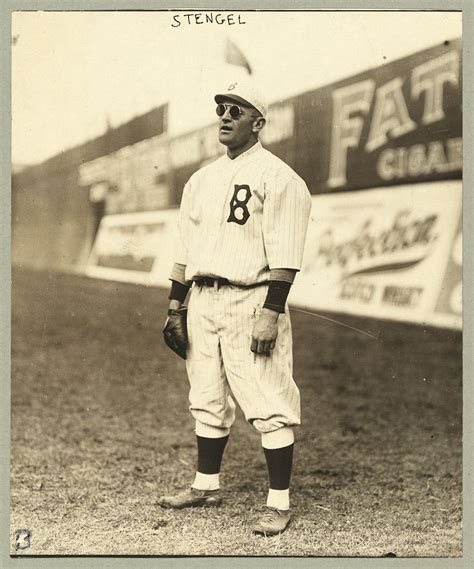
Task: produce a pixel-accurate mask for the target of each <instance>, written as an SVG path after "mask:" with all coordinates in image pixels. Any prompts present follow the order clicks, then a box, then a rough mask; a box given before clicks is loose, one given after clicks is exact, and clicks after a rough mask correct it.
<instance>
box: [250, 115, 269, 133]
mask: <svg viewBox="0 0 474 569" xmlns="http://www.w3.org/2000/svg"><path fill="white" fill-rule="evenodd" d="M265 123H266V121H265V119H264V118H263V117H258V118H256V119H255V120H254V121H253V125H252V132H260V131H261V130H262V128H263V127H264V126H265Z"/></svg>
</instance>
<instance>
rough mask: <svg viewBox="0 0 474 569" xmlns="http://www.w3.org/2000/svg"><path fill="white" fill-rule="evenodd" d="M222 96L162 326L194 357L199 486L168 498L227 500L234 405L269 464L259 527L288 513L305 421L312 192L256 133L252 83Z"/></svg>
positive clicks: (282, 525)
mask: <svg viewBox="0 0 474 569" xmlns="http://www.w3.org/2000/svg"><path fill="white" fill-rule="evenodd" d="M215 101H216V103H217V108H216V112H217V115H218V116H219V141H220V142H221V143H222V144H223V145H225V146H226V147H227V152H226V154H225V155H224V156H222V157H221V158H219V159H217V160H216V161H214V162H212V163H211V164H209V165H207V166H205V167H203V168H201V169H200V170H198V171H197V172H196V173H195V174H193V175H192V176H191V178H190V179H189V181H188V182H187V184H186V186H185V188H184V191H183V197H182V201H181V208H180V218H179V245H178V251H177V254H176V259H175V260H176V262H175V264H174V266H173V270H172V274H171V277H170V279H171V292H170V295H169V299H170V304H169V310H168V319H167V322H166V325H165V329H164V334H165V340H166V341H167V343H168V345H170V347H172V348H173V349H175V351H176V352H177V353H180V355H181V356H182V357H184V358H186V369H187V373H188V377H189V382H190V393H189V400H190V411H191V413H192V415H193V417H194V419H195V425H196V426H195V429H196V439H197V471H196V474H195V478H194V481H193V482H192V485H191V487H190V488H188V489H186V490H184V491H183V492H181V493H178V494H177V495H172V496H162V497H161V498H160V499H159V504H160V505H161V506H163V507H168V508H185V507H190V506H199V505H207V506H211V505H218V504H220V502H221V495H220V487H219V471H220V466H221V460H222V456H223V453H224V448H225V446H226V443H227V441H228V438H229V432H230V429H231V426H232V423H233V421H234V415H235V403H237V404H238V405H239V406H240V407H241V409H242V410H243V413H244V415H245V417H246V419H247V421H248V422H249V423H250V424H251V425H253V427H254V428H255V429H256V430H257V431H258V432H259V433H260V434H261V441H262V446H263V450H264V453H265V457H266V463H267V467H268V475H269V491H268V496H267V502H266V507H265V508H264V511H263V514H262V516H261V518H260V519H259V520H257V521H256V523H255V525H254V527H253V531H254V532H255V533H259V534H263V535H275V534H278V533H281V532H283V531H284V530H285V529H286V527H287V526H288V523H289V521H290V498H289V486H290V476H291V470H292V461H293V447H294V434H293V427H295V426H297V425H299V424H300V397H299V391H298V388H297V386H296V384H295V382H294V380H293V376H292V366H293V364H292V336H291V323H290V316H289V311H288V306H287V296H288V293H289V291H290V287H291V285H292V283H293V281H294V278H295V274H296V272H297V271H298V270H299V269H300V268H301V261H302V257H303V248H304V242H305V238H306V231H307V225H308V220H309V215H310V210H311V199H310V195H309V192H308V188H307V187H306V184H305V183H304V181H303V180H302V179H301V178H300V177H299V176H298V175H297V174H296V173H295V172H294V171H293V170H292V169H291V168H290V167H289V166H288V165H287V164H285V163H284V162H283V161H282V160H280V159H279V158H277V157H276V156H275V155H273V154H272V153H270V152H269V151H268V150H266V149H264V148H263V147H262V145H261V143H260V141H259V133H260V131H261V130H262V129H263V128H264V126H265V117H266V115H267V104H266V102H265V99H264V97H263V96H262V94H261V93H260V92H259V90H258V89H257V88H256V87H255V85H253V84H252V83H250V82H249V81H240V80H239V81H238V82H235V83H232V84H231V85H229V86H228V88H227V90H226V91H224V92H222V93H219V94H217V95H216V96H215ZM190 288H191V293H190V298H189V305H188V308H187V312H186V309H185V308H183V303H184V302H185V299H186V296H187V294H188V291H189V289H190Z"/></svg>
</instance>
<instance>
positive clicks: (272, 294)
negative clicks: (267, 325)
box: [263, 281, 291, 313]
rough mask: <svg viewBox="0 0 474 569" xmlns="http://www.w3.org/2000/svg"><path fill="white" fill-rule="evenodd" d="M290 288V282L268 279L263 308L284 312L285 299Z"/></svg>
mask: <svg viewBox="0 0 474 569" xmlns="http://www.w3.org/2000/svg"><path fill="white" fill-rule="evenodd" d="M290 288H291V283H287V282H284V281H270V285H269V287H268V292H267V298H266V299H265V303H264V305H263V308H269V309H270V310H275V311H276V312H280V313H283V312H285V304H286V299H287V298H288V294H289V292H290Z"/></svg>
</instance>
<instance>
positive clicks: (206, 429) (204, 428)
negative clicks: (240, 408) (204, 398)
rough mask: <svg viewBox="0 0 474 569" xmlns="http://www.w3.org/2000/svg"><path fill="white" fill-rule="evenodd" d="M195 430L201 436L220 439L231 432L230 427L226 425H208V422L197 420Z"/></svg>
mask: <svg viewBox="0 0 474 569" xmlns="http://www.w3.org/2000/svg"><path fill="white" fill-rule="evenodd" d="M195 432H196V435H198V436H199V437H205V438H208V439H219V438H221V437H226V436H227V435H228V434H229V433H230V428H229V427H226V426H214V425H207V424H206V423H201V421H196V428H195Z"/></svg>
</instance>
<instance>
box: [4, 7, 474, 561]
mask: <svg viewBox="0 0 474 569" xmlns="http://www.w3.org/2000/svg"><path fill="white" fill-rule="evenodd" d="M472 4H473V3H472V2H471V1H465V2H463V1H460V0H444V1H435V0H404V1H401V0H398V1H395V0H385V2H381V1H380V0H378V1H374V0H365V1H361V0H352V1H351V0H346V1H338V0H333V1H330V0H326V1H323V0H313V1H298V0H293V2H291V3H290V2H288V1H286V2H283V1H278V0H275V1H270V0H260V1H259V2H251V1H249V0H241V1H240V2H239V3H238V7H237V6H236V5H235V4H234V3H230V2H222V1H221V2H215V1H208V2H199V1H196V0H188V1H187V2H183V1H176V0H175V1H168V2H166V3H162V2H156V1H155V2H154V1H144V0H142V1H131V0H128V1H127V0H115V1H113V2H111V1H97V0H61V1H47V0H38V1H14V0H3V2H2V3H1V8H0V10H1V12H0V15H1V18H0V25H1V32H2V33H1V42H2V43H1V46H2V49H1V70H2V79H3V80H2V87H1V88H2V106H1V132H2V133H3V136H2V140H1V151H0V166H1V168H0V175H1V179H2V184H1V204H2V205H1V210H0V211H1V222H0V232H1V234H0V251H1V259H0V261H1V278H2V302H1V305H0V310H1V319H0V322H1V334H0V338H1V342H0V346H1V355H0V357H1V371H2V380H3V381H2V387H3V389H2V400H1V409H0V451H1V461H0V464H1V466H0V469H1V470H0V472H1V475H0V481H1V488H0V494H1V501H0V511H1V519H0V524H1V526H0V529H1V531H0V534H1V554H0V555H1V557H0V566H2V567H24V566H25V567H45V568H46V567H51V566H60V567H93V568H94V567H127V568H128V567H173V568H174V567H189V566H195V567H222V566H224V565H225V566H231V567H242V566H244V567H288V566H290V567H293V566H298V567H323V568H326V567H335V568H336V567H337V568H340V567H352V566H355V567H367V566H369V567H387V566H396V567H416V568H418V567H420V568H421V567H423V568H426V569H428V568H430V569H431V568H436V567H440V568H441V567H442V568H447V567H466V568H467V567H472V566H474V554H473V544H472V538H473V534H474V527H473V521H472V518H473V515H472V512H473V511H474V503H473V499H472V495H473V491H472V490H473V488H472V471H473V468H472V466H473V453H472V448H473V419H472V411H473V407H472V403H473V387H472V382H470V381H469V380H468V379H469V378H470V377H471V374H472V371H473V365H472V364H473V358H472V342H473V334H472V332H473V318H472V312H473V306H472V304H471V303H472V299H471V297H470V295H469V292H470V291H471V290H472V286H473V263H472V258H473V236H472V232H471V230H470V229H471V227H472V224H473V213H472V212H473V205H474V204H473V197H472V194H471V192H470V188H471V186H472V181H473V165H472V158H471V157H472V155H473V144H472V132H473V129H474V119H473V114H474V113H473V108H472V107H473V99H472V94H473V77H472V69H473V65H472V64H473V49H474V48H473V41H472V35H471V33H470V32H471V30H472V28H473V24H474V22H473V6H472ZM163 9H176V10H177V9H182V10H189V11H193V10H194V11H196V10H205V9H206V10H219V9H220V10H224V9H225V10H231V9H233V10H235V11H242V10H256V9H257V10H273V11H275V10H382V9H383V10H431V11H456V10H462V11H463V30H464V34H463V53H464V62H465V63H464V67H463V89H464V91H463V131H464V136H463V138H464V142H463V144H464V155H465V156H467V157H469V159H468V160H466V161H465V162H464V168H463V187H464V192H463V218H464V222H463V225H464V263H463V287H464V290H465V291H469V292H468V293H467V294H465V295H464V304H463V306H464V310H463V346H464V357H463V365H464V368H463V369H464V372H463V376H464V382H463V407H464V411H463V425H464V431H463V433H464V434H463V447H464V460H463V465H464V466H463V502H464V513H463V535H464V552H463V557H462V558H456V559H449V558H426V559H421V558H416V559H409V558H398V559H379V558H300V557H298V558H244V557H234V558H221V557H219V558H211V557H205V558H198V557H182V558H175V557H173V558H169V557H166V558H160V557H114V558H109V557H105V556H104V557H102V556H100V557H86V556H84V557H82V556H79V557H52V556H51V557H29V558H12V557H10V539H11V537H10V525H9V515H10V502H9V476H10V465H9V460H10V333H11V326H10V302H11V296H10V287H11V258H10V245H11V234H10V221H11V194H10V191H11V171H10V169H11V162H10V157H11V101H10V94H11V14H12V12H13V11H17V10H30V11H31V10H33V11H34V10H55V11H75V10H80V11H85V10H87V11H89V10H103V11H114V10H130V11H134V10H163Z"/></svg>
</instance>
